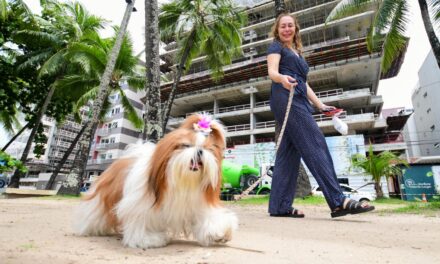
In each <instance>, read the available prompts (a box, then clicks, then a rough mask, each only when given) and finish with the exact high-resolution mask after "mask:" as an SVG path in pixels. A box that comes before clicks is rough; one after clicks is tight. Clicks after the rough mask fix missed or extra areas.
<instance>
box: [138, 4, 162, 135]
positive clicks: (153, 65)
mask: <svg viewBox="0 0 440 264" xmlns="http://www.w3.org/2000/svg"><path fill="white" fill-rule="evenodd" d="M158 17H159V9H158V6H157V0H145V67H146V72H145V76H146V80H147V81H146V84H145V91H146V98H147V102H146V109H145V115H144V123H145V128H144V133H143V139H144V140H149V141H151V142H157V141H158V140H159V139H160V138H161V137H162V135H163V132H164V130H163V129H162V105H161V101H160V58H159V41H160V39H159V20H158V19H159V18H158Z"/></svg>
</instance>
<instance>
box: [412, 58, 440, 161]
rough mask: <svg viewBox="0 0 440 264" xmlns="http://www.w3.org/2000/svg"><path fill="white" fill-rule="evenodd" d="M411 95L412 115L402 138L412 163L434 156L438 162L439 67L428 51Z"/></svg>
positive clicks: (439, 123)
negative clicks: (406, 145)
mask: <svg viewBox="0 0 440 264" xmlns="http://www.w3.org/2000/svg"><path fill="white" fill-rule="evenodd" d="M418 75H419V81H418V83H417V85H416V87H415V89H414V92H413V94H412V96H411V100H412V105H413V108H414V114H413V115H412V117H411V118H410V119H409V120H408V123H407V125H406V127H405V133H404V135H405V141H406V142H407V144H408V155H409V158H410V160H411V161H412V162H415V161H416V160H417V159H419V158H423V157H434V156H438V158H437V162H439V161H440V104H439V102H440V69H439V68H438V65H437V62H436V60H435V57H434V53H433V52H432V51H430V52H429V53H428V55H427V56H426V59H425V61H424V62H423V64H422V66H421V68H420V70H419V72H418Z"/></svg>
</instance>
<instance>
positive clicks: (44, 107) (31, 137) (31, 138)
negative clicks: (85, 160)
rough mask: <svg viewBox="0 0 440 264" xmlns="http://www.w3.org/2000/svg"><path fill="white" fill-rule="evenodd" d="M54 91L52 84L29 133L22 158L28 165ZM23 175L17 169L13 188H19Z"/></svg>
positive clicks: (12, 182) (12, 180) (13, 177)
mask: <svg viewBox="0 0 440 264" xmlns="http://www.w3.org/2000/svg"><path fill="white" fill-rule="evenodd" d="M54 91H55V86H53V85H51V86H50V89H49V92H48V93H47V96H46V99H45V100H44V103H43V105H42V106H41V108H40V111H39V112H38V115H37V117H36V119H35V124H34V127H33V128H32V131H31V134H30V135H29V139H28V141H27V143H26V147H25V148H24V150H23V154H22V155H21V159H20V161H21V162H22V163H23V164H24V165H26V160H27V157H28V155H29V151H30V149H31V146H32V142H33V141H34V137H35V134H36V133H37V130H38V127H39V126H40V123H41V119H42V118H43V115H44V113H45V112H46V110H47V106H48V105H49V102H50V100H51V99H52V95H53V93H54ZM22 175H23V173H22V172H21V171H20V170H18V169H16V170H15V172H14V175H13V176H12V177H11V182H10V184H9V186H10V187H11V188H18V187H19V185H20V178H21V176H22Z"/></svg>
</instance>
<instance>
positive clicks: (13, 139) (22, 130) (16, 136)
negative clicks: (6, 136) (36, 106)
mask: <svg viewBox="0 0 440 264" xmlns="http://www.w3.org/2000/svg"><path fill="white" fill-rule="evenodd" d="M28 127H30V122H28V123H27V124H26V125H25V126H23V127H22V128H21V129H20V131H18V132H17V134H15V136H13V137H12V138H11V140H9V142H8V143H6V145H5V146H4V147H3V148H2V151H6V149H7V148H8V147H9V145H11V144H12V142H14V141H15V140H16V139H17V138H18V137H19V136H20V135H21V134H22V133H23V132H24V131H25V130H26V129H27V128H28Z"/></svg>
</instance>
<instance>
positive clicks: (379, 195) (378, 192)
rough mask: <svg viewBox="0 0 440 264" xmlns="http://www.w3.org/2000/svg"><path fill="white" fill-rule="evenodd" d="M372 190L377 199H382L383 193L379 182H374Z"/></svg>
mask: <svg viewBox="0 0 440 264" xmlns="http://www.w3.org/2000/svg"><path fill="white" fill-rule="evenodd" d="M374 189H375V190H376V196H377V198H382V197H383V191H382V186H381V184H380V182H378V181H375V182H374Z"/></svg>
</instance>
